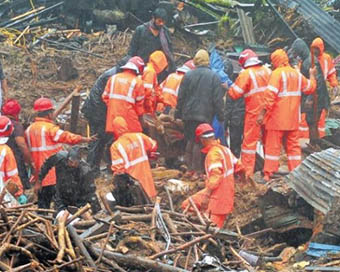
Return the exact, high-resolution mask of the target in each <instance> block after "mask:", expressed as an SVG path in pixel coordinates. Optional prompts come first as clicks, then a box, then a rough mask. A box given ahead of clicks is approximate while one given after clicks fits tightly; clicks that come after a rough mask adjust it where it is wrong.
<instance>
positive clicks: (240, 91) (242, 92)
mask: <svg viewBox="0 0 340 272" xmlns="http://www.w3.org/2000/svg"><path fill="white" fill-rule="evenodd" d="M231 88H232V89H234V90H235V91H236V92H238V93H239V94H244V90H243V89H241V88H240V87H239V86H237V85H236V84H235V83H234V84H233V85H231Z"/></svg>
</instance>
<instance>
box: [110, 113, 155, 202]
mask: <svg viewBox="0 0 340 272" xmlns="http://www.w3.org/2000/svg"><path fill="white" fill-rule="evenodd" d="M112 127H113V132H114V136H115V138H116V139H117V140H116V141H115V142H114V143H113V144H112V146H111V159H112V171H113V173H114V174H123V173H126V174H129V175H131V176H132V177H133V178H135V179H137V180H138V181H139V182H140V183H141V185H142V187H143V189H144V191H145V192H146V194H147V195H148V196H149V197H150V198H151V199H152V198H154V197H155V196H156V194H157V192H156V188H155V184H154V181H153V178H152V174H151V168H150V164H149V156H150V157H152V156H154V155H155V154H154V152H155V151H156V150H157V142H156V141H154V140H153V139H151V138H150V137H148V136H146V135H145V134H143V133H138V132H137V133H136V132H129V130H128V124H127V123H126V121H125V120H124V118H123V117H120V116H119V117H116V118H115V119H114V120H113V123H112Z"/></svg>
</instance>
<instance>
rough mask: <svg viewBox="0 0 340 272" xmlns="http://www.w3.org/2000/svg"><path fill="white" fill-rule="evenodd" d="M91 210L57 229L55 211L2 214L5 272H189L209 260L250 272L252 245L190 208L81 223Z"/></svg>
mask: <svg viewBox="0 0 340 272" xmlns="http://www.w3.org/2000/svg"><path fill="white" fill-rule="evenodd" d="M89 209H90V205H86V206H84V207H82V208H80V209H78V210H77V211H76V212H75V213H74V214H73V215H71V214H69V213H68V212H66V213H65V214H64V215H63V216H62V217H61V218H58V221H57V222H56V221H55V219H54V218H53V215H54V213H55V211H54V210H46V209H45V210H44V209H37V208H35V206H34V205H33V204H27V205H23V206H17V207H11V208H7V207H5V206H3V207H2V208H0V233H1V234H0V240H1V247H0V270H3V271H188V270H191V269H192V268H193V267H194V266H195V263H198V262H199V261H200V260H202V258H203V257H204V256H206V255H209V256H214V257H216V260H218V262H219V263H220V265H222V263H223V264H224V265H227V266H228V267H229V268H246V269H248V270H251V266H250V264H249V263H248V262H247V261H246V260H245V259H243V258H242V257H241V256H240V255H239V254H238V250H239V247H240V246H241V245H242V244H244V242H245V241H246V242H249V240H251V239H253V238H251V237H246V236H243V235H242V234H241V233H234V232H230V231H225V230H218V229H217V228H216V227H215V226H213V224H212V223H211V222H210V220H209V218H208V217H207V216H205V215H202V214H201V213H200V212H199V211H198V210H197V208H196V207H195V204H194V203H193V202H192V201H191V209H192V210H193V211H194V212H193V213H188V212H187V211H185V212H183V213H178V212H175V211H173V210H171V208H168V207H167V206H165V205H164V204H162V203H161V201H160V198H158V199H157V200H156V202H155V204H147V205H143V206H141V205H140V206H132V207H121V206H116V207H114V208H113V209H112V210H109V212H105V213H104V212H101V213H100V214H97V215H95V216H94V217H93V219H91V220H82V219H81V216H82V215H83V214H84V213H86V212H87V211H88V210H89ZM195 271H201V270H195ZM202 271H203V270H202ZM221 271H223V270H221ZM225 271H227V270H225Z"/></svg>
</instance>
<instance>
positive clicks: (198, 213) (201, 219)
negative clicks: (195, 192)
mask: <svg viewBox="0 0 340 272" xmlns="http://www.w3.org/2000/svg"><path fill="white" fill-rule="evenodd" d="M189 202H190V205H191V207H192V208H193V209H194V211H195V213H196V215H197V217H198V219H199V221H200V223H201V224H202V225H206V223H205V221H204V219H203V217H202V215H201V213H200V211H199V210H198V208H197V206H196V204H195V202H194V201H193V200H192V198H191V197H189Z"/></svg>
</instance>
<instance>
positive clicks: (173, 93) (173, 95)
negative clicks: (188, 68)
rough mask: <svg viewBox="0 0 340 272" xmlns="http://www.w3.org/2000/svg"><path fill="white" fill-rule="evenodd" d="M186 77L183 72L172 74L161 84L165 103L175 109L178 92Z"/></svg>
mask: <svg viewBox="0 0 340 272" xmlns="http://www.w3.org/2000/svg"><path fill="white" fill-rule="evenodd" d="M184 75H185V74H184V73H182V72H175V73H172V74H170V75H168V77H167V78H166V79H165V80H164V81H163V82H162V84H161V91H162V96H163V103H164V104H165V105H167V106H170V107H171V108H173V109H174V108H176V105H177V96H178V90H179V86H180V85H181V82H182V79H183V77H184Z"/></svg>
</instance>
